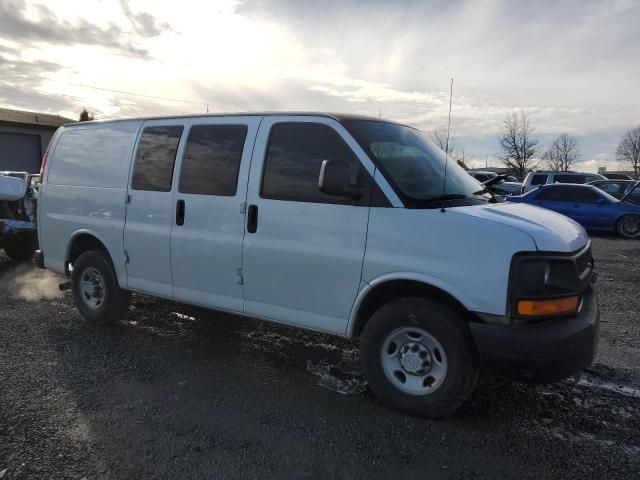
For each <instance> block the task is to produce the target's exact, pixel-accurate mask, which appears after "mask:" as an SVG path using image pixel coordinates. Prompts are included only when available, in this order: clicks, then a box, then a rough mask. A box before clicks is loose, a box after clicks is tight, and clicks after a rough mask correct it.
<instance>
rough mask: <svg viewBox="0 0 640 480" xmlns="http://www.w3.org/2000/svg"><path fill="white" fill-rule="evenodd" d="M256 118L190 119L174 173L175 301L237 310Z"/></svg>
mask: <svg viewBox="0 0 640 480" xmlns="http://www.w3.org/2000/svg"><path fill="white" fill-rule="evenodd" d="M260 119H261V117H251V116H247V117H241V116H230V117H209V118H194V119H192V121H191V124H190V126H189V130H188V131H185V133H184V136H185V139H186V143H185V147H184V150H183V152H182V155H181V156H180V157H179V158H181V160H180V165H179V168H178V169H177V170H176V171H177V172H179V173H177V174H176V176H177V178H176V182H175V184H176V185H177V186H176V187H175V188H174V209H175V211H176V215H175V219H174V225H173V230H172V234H171V270H172V274H173V292H174V297H175V298H176V299H178V300H182V301H185V302H189V303H195V304H198V305H204V306H208V307H214V308H220V309H225V310H232V311H237V312H242V305H243V286H242V272H241V267H242V238H243V235H244V211H245V207H244V205H245V200H246V192H247V178H248V175H249V164H250V161H251V151H252V148H253V143H254V141H255V137H256V133H257V131H258V125H259V124H260Z"/></svg>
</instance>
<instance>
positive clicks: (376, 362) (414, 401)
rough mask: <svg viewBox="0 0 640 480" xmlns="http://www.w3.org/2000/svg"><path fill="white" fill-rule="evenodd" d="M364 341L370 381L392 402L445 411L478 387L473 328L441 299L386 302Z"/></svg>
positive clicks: (419, 410) (438, 413)
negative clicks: (471, 330) (472, 335)
mask: <svg viewBox="0 0 640 480" xmlns="http://www.w3.org/2000/svg"><path fill="white" fill-rule="evenodd" d="M360 342H361V359H362V368H363V370H364V373H365V377H366V379H367V381H368V383H369V386H370V387H371V390H373V392H374V393H375V394H376V396H377V397H378V398H379V399H380V400H381V401H382V402H383V403H385V404H387V405H389V406H391V407H394V408H397V409H399V410H403V411H407V412H411V413H415V414H419V415H424V416H427V417H442V416H445V415H448V414H450V413H452V412H453V411H454V410H456V409H457V408H458V407H459V406H460V405H461V404H462V403H463V402H464V401H465V400H466V399H467V398H468V397H469V395H470V394H471V392H472V391H473V389H474V388H475V384H476V381H477V378H478V371H479V368H478V358H477V352H476V348H475V344H474V342H473V338H472V337H471V333H470V331H469V328H468V326H467V325H466V323H465V322H464V321H463V320H462V319H460V318H459V316H458V315H457V314H456V313H455V312H454V311H453V310H451V309H450V308H448V307H447V306H445V305H443V304H441V303H439V302H436V301H434V300H429V299H423V298H404V299H399V300H395V301H393V302H391V303H389V304H387V305H385V306H384V307H382V308H381V309H380V310H378V311H377V312H376V313H375V314H374V315H373V316H372V317H371V319H370V320H369V322H367V324H366V326H365V329H364V332H363V334H362V337H361V339H360Z"/></svg>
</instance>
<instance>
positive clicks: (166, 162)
mask: <svg viewBox="0 0 640 480" xmlns="http://www.w3.org/2000/svg"><path fill="white" fill-rule="evenodd" d="M186 128H187V120H175V119H174V120H152V121H147V122H145V123H144V125H143V130H142V132H141V133H140V135H139V137H138V144H137V146H136V149H135V153H134V157H133V162H132V165H131V173H130V175H129V187H128V197H127V214H126V223H125V232H124V248H125V253H126V257H127V263H126V265H127V277H128V279H127V285H128V287H129V288H131V289H132V290H139V291H143V292H149V293H153V294H156V295H160V296H163V297H173V286H172V277H171V228H172V225H173V223H174V209H173V193H172V185H173V184H174V183H175V182H174V174H173V173H174V169H175V160H176V157H177V155H178V151H179V149H180V148H181V144H182V143H183V141H182V139H183V137H184V135H183V133H184V131H185V130H186Z"/></svg>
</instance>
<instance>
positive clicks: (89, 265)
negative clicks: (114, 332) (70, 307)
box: [71, 250, 130, 325]
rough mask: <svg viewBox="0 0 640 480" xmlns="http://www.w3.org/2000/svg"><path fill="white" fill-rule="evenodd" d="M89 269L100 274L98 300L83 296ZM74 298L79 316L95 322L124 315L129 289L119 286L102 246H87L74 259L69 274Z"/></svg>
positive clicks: (106, 322)
mask: <svg viewBox="0 0 640 480" xmlns="http://www.w3.org/2000/svg"><path fill="white" fill-rule="evenodd" d="M88 272H97V274H99V275H100V278H101V282H102V283H101V287H100V289H99V290H100V292H102V294H101V295H102V297H101V301H100V302H99V304H98V305H95V306H91V305H90V302H89V300H90V297H89V298H85V296H86V292H85V291H83V278H87V275H88ZM71 292H72V294H73V300H74V302H75V304H76V307H78V310H79V311H80V313H81V314H82V316H83V317H84V318H85V319H86V320H88V321H89V322H90V323H93V324H95V325H106V324H109V323H114V322H117V321H118V320H120V319H122V318H124V316H125V315H126V313H127V310H128V309H129V300H130V293H129V292H128V291H126V290H122V289H121V288H120V287H119V286H118V280H117V278H116V273H115V270H114V268H113V265H112V263H111V259H110V258H109V255H108V254H107V253H106V252H105V251H104V250H90V251H88V252H84V253H83V254H81V255H80V256H79V257H78V258H77V259H76V261H75V262H73V272H72V274H71Z"/></svg>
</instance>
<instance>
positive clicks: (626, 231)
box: [616, 215, 640, 238]
mask: <svg viewBox="0 0 640 480" xmlns="http://www.w3.org/2000/svg"><path fill="white" fill-rule="evenodd" d="M616 230H617V231H618V235H620V236H621V237H622V238H640V215H625V216H624V217H622V218H621V219H620V220H618V224H617V225H616Z"/></svg>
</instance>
